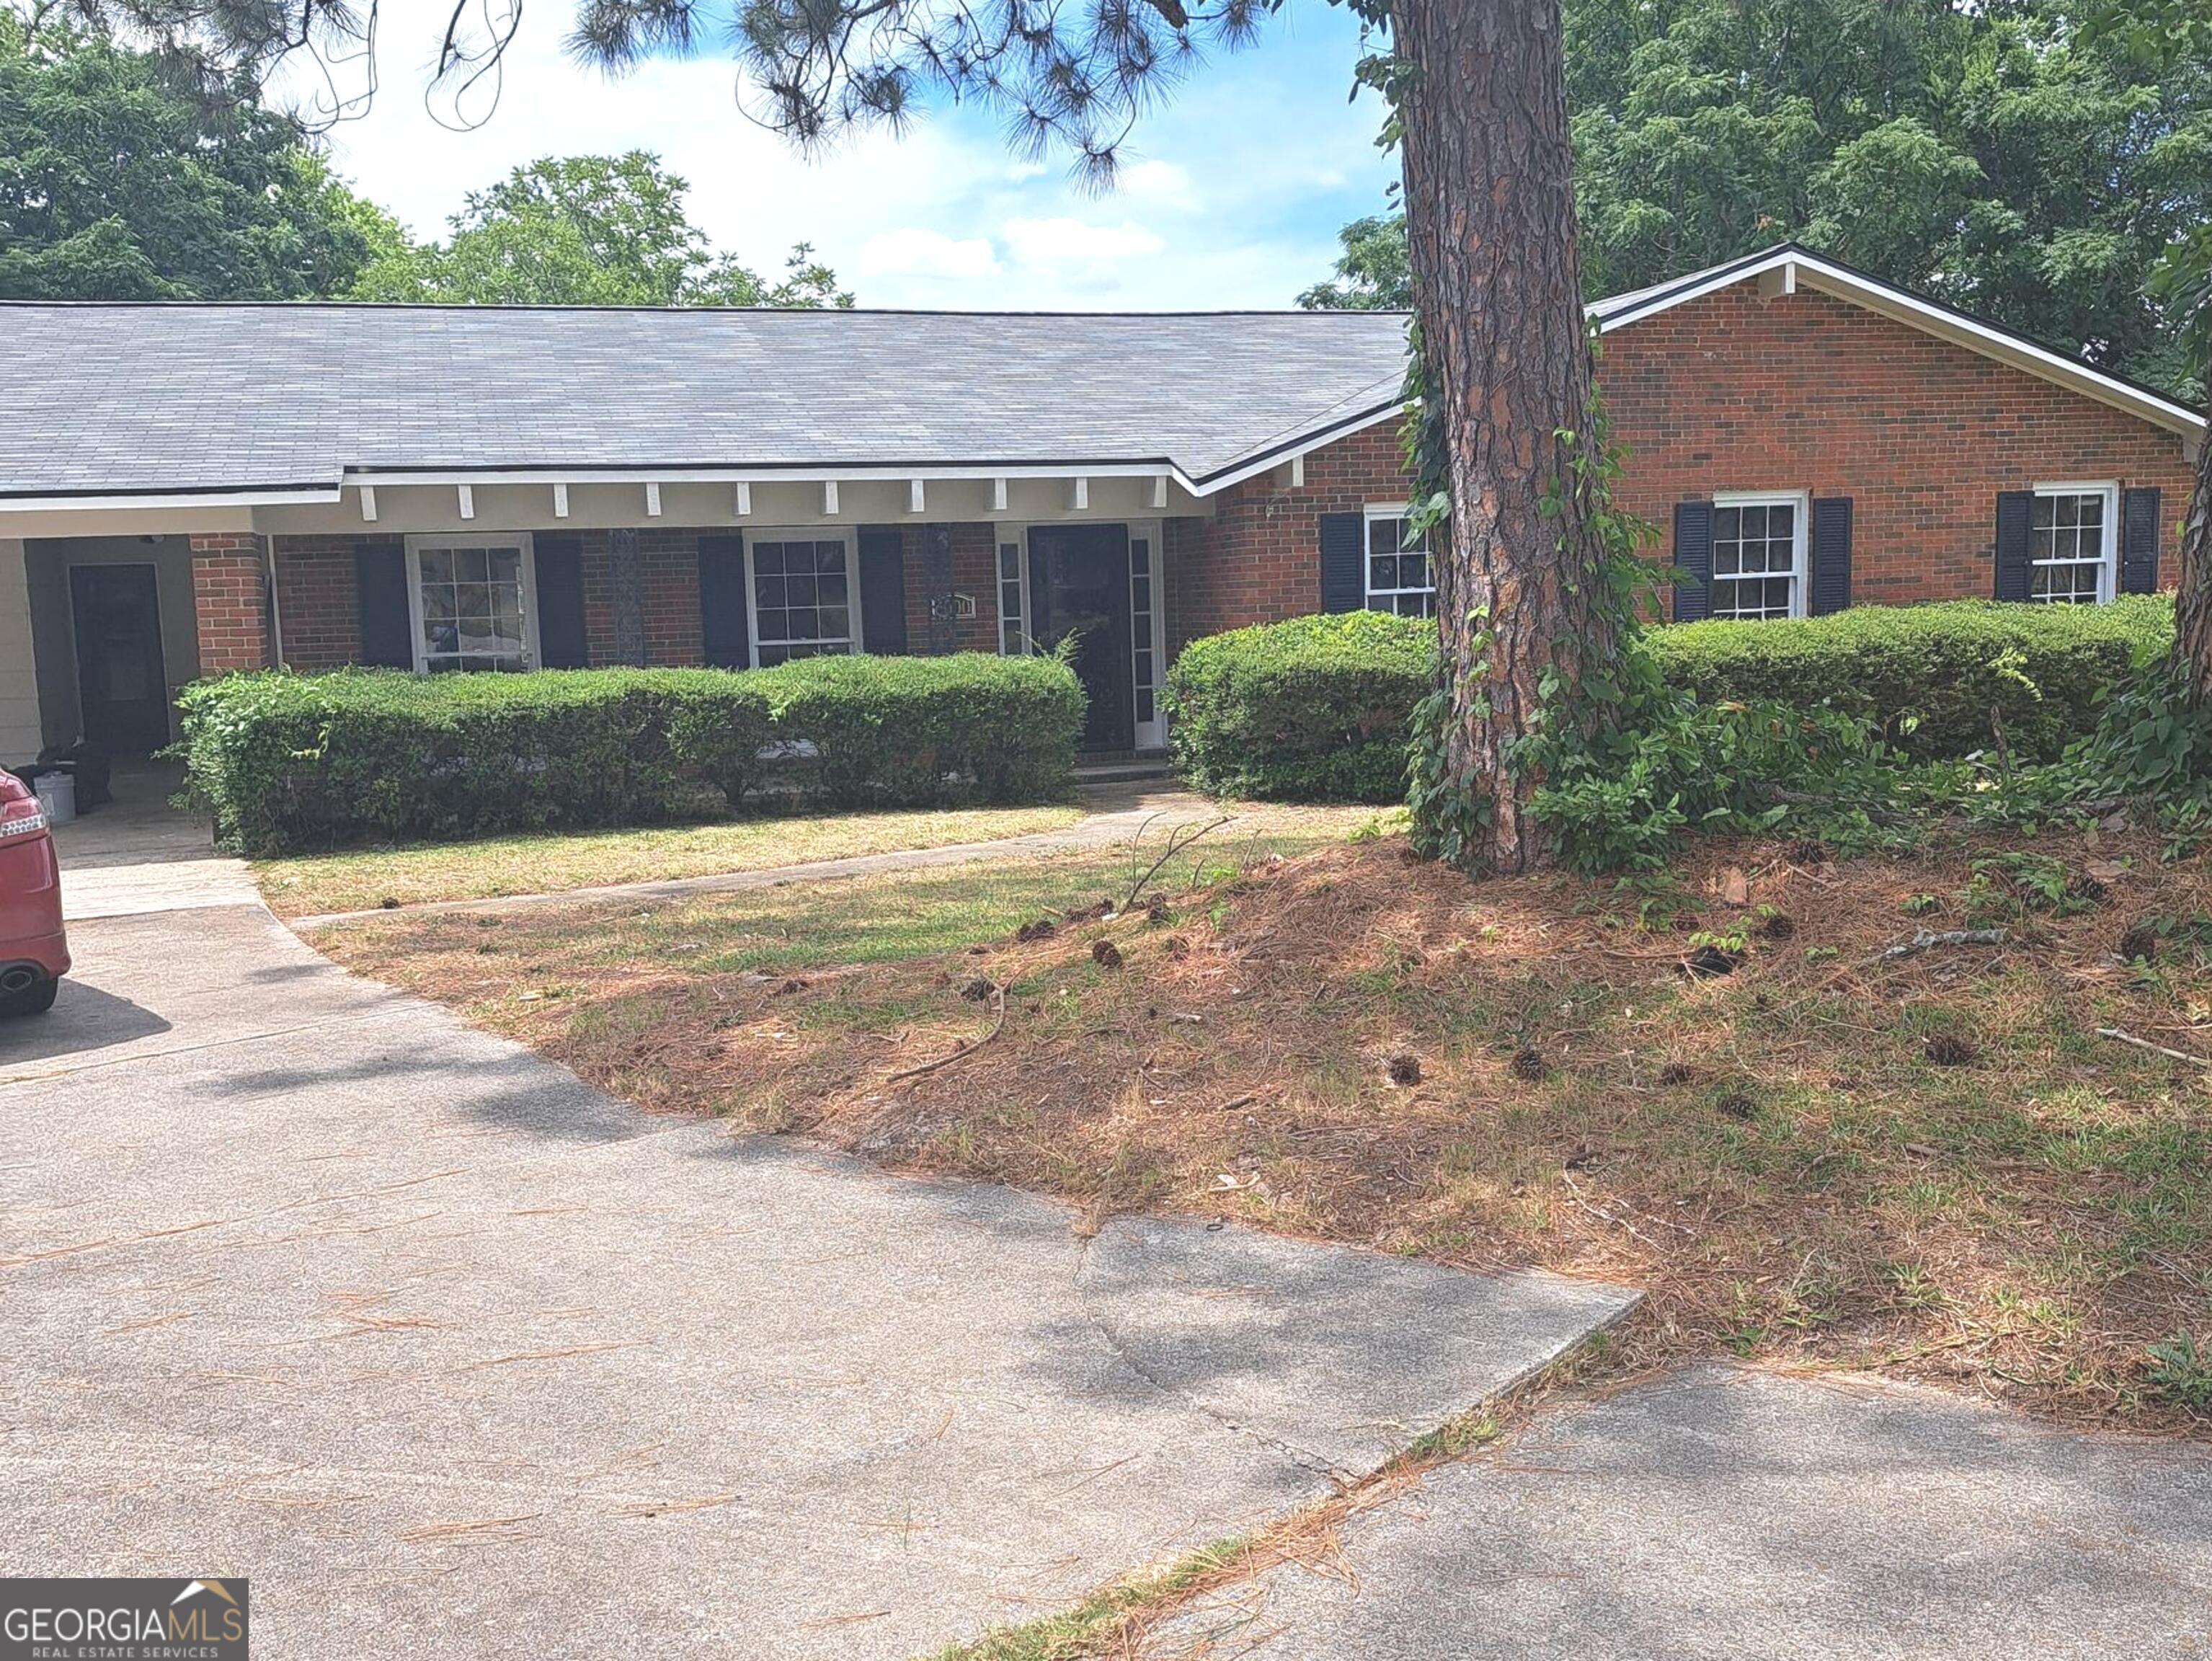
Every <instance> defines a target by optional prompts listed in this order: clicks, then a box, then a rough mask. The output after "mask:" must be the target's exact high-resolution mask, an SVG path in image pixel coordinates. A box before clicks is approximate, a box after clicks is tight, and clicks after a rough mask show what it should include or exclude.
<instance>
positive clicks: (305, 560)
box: [276, 536, 401, 674]
mask: <svg viewBox="0 0 2212 1661" xmlns="http://www.w3.org/2000/svg"><path fill="white" fill-rule="evenodd" d="M400 541H401V538H398V537H396V536H359V537H278V538H276V609H277V624H278V626H279V628H280V629H282V630H283V647H284V661H285V663H286V664H287V665H288V666H290V667H292V668H294V669H297V670H299V671H301V672H302V673H303V674H315V673H319V672H321V671H322V670H325V669H336V668H339V667H341V666H343V665H345V664H349V663H355V662H358V661H359V660H360V658H361V613H360V609H359V605H358V602H357V599H356V592H355V587H354V566H353V551H354V548H355V546H356V545H357V544H359V543H364V542H379V543H387V544H390V545H392V546H393V547H397V546H398V545H399V544H400Z"/></svg>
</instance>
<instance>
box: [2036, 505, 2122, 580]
mask: <svg viewBox="0 0 2212 1661" xmlns="http://www.w3.org/2000/svg"><path fill="white" fill-rule="evenodd" d="M2119 518H2120V487H2119V485H2118V484H2117V483H2115V482H2114V481H2112V480H2110V479H2104V480H2098V481H2094V482H2092V483H2089V484H2078V483H2075V484H2039V485H2037V486H2036V487H2035V508H2034V512H2033V515H2032V516H2031V517H2030V519H2029V520H2028V532H2027V597H2028V598H2029V599H2032V600H2039V601H2041V602H2043V603H2044V604H2045V605H2097V604H2099V603H2100V602H2101V601H2104V600H2108V599H2111V598H2112V591H2113V588H2114V587H2115V586H2116V585H2115V583H2114V581H2113V579H2114V577H2115V576H2116V575H2117V574H2118V567H2119Z"/></svg>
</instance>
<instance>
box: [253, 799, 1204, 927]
mask: <svg viewBox="0 0 2212 1661" xmlns="http://www.w3.org/2000/svg"><path fill="white" fill-rule="evenodd" d="M1083 803H1084V806H1085V810H1086V811H1085V814H1084V817H1083V818H1079V819H1078V820H1077V821H1076V822H1075V823H1074V824H1070V825H1066V826H1064V827H1062V828H1061V829H1060V830H1058V831H1032V832H1030V834H1029V835H1027V836H1021V837H998V838H996V839H994V840H993V841H990V842H961V843H946V844H945V845H944V846H942V847H939V848H902V849H894V850H892V851H890V852H888V853H883V854H854V855H848V856H847V857H845V858H843V859H835V860H810V861H806V862H805V863H804V864H799V865H776V866H767V867H762V868H761V869H759V870H756V871H726V872H722V873H718V874H716V875H714V876H710V877H673V878H671V879H668V880H666V881H665V882H626V883H610V884H607V885H603V886H600V887H597V888H568V889H562V890H559V891H555V892H553V893H550V894H503V895H500V896H498V897H494V898H490V899H472V900H433V901H429V902H427V903H425V904H420V905H410V906H408V907H406V908H405V909H406V910H407V911H408V913H409V914H410V916H422V915H425V914H435V913H437V912H442V911H471V912H480V913H485V914H497V913H501V912H510V911H529V910H537V909H538V908H540V907H542V906H548V905H582V904H596V903H599V902H601V901H617V900H636V901H657V900H680V899H685V898H689V897H692V896H694V895H699V894H731V893H739V892H745V891H751V890H755V889H761V888H781V887H783V886H784V885H787V884H789V883H795V882H835V881H838V880H841V879H845V878H850V877H873V876H879V875H881V874H882V873H884V872H887V871H918V870H922V869H925V868H931V867H941V866H952V865H972V864H974V863H975V861H978V860H1005V859H1018V858H1020V857H1022V856H1023V855H1030V854H1056V853H1065V852H1067V851H1069V850H1071V849H1085V848H1110V847H1112V846H1114V845H1115V844H1116V843H1130V842H1134V841H1135V840H1136V839H1137V838H1138V837H1140V836H1141V837H1150V838H1152V839H1153V842H1154V844H1155V847H1156V849H1164V845H1165V843H1164V839H1165V837H1167V836H1168V834H1169V833H1170V831H1174V830H1176V829H1177V828H1180V827H1182V826H1187V825H1194V824H1211V823H1212V822H1213V821H1214V820H1216V819H1218V818H1222V817H1224V815H1223V813H1222V812H1221V810H1220V808H1218V806H1215V805H1214V804H1213V803H1212V802H1211V801H1209V800H1206V798H1205V797H1204V796H1199V795H1193V794H1191V793H1189V792H1188V791H1186V790H1180V789H1176V788H1173V787H1163V786H1158V785H1152V784H1110V785H1102V786H1097V787H1095V788H1089V789H1085V791H1084V792H1083ZM390 915H391V913H390V911H389V910H371V911H327V912H319V913H316V914H314V915H313V916H304V917H295V918H293V919H292V920H291V926H292V927H293V928H297V929H301V930H307V931H312V930H314V929H318V928H328V927H330V926H331V924H333V923H341V922H352V921H354V920H355V919H356V918H360V917H382V916H390Z"/></svg>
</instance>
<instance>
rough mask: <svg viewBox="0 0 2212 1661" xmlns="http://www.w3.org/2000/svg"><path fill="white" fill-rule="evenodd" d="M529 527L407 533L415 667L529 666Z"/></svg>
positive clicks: (533, 615)
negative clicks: (443, 533)
mask: <svg viewBox="0 0 2212 1661" xmlns="http://www.w3.org/2000/svg"><path fill="white" fill-rule="evenodd" d="M532 563H533V562H532V558H531V545H530V532H527V531H502V532H485V533H483V534H480V535H474V536H416V537H410V538H407V611H408V617H409V621H410V623H411V624H412V625H413V627H414V632H415V669H416V673H418V674H439V673H442V672H447V671H453V670H467V669H532V668H535V667H536V666H537V665H538V589H537V581H536V576H535V573H534V571H533V569H532Z"/></svg>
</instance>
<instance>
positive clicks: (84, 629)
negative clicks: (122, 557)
mask: <svg viewBox="0 0 2212 1661" xmlns="http://www.w3.org/2000/svg"><path fill="white" fill-rule="evenodd" d="M70 604H71V606H72V608H73V609H74V611H75V612H76V684H77V693H78V697H79V701H80V703H81V704H82V709H83V720H84V736H85V737H86V738H87V739H90V740H91V741H92V742H93V743H94V744H97V745H100V747H101V748H103V749H105V750H106V751H108V752H109V753H110V754H111V755H126V756H131V755H144V754H146V753H147V752H148V751H154V750H158V749H160V748H161V746H162V745H165V744H167V742H168V741H169V683H168V678H167V675H166V674H165V673H164V672H163V666H162V663H161V595H160V593H159V591H158V590H157V589H156V588H155V582H154V568H153V567H152V566H150V565H72V566H71V567H70Z"/></svg>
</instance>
